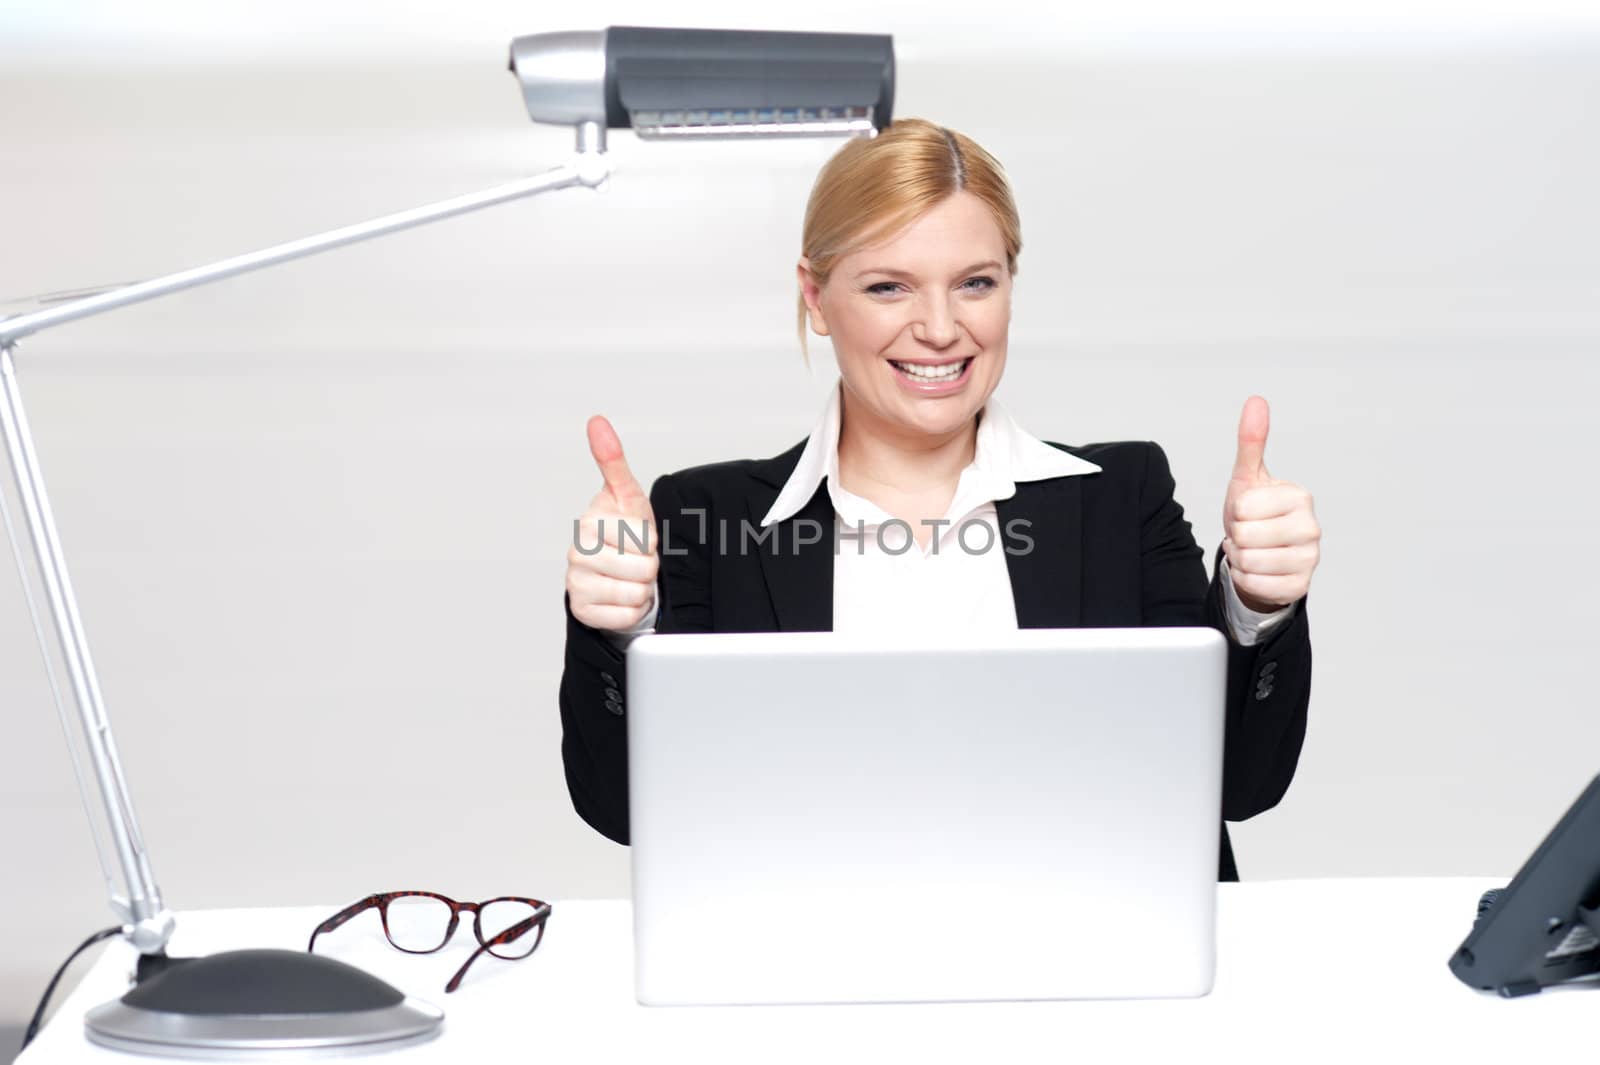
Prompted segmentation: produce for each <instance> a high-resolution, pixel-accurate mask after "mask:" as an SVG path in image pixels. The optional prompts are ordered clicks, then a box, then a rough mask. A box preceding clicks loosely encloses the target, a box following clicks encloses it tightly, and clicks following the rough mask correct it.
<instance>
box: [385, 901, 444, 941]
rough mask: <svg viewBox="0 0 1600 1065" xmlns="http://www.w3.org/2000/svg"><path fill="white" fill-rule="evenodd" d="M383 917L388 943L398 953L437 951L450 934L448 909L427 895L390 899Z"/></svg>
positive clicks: (442, 903)
mask: <svg viewBox="0 0 1600 1065" xmlns="http://www.w3.org/2000/svg"><path fill="white" fill-rule="evenodd" d="M386 916H387V919H386V921H385V924H386V925H387V927H388V929H389V942H391V943H393V944H394V945H395V946H397V947H399V948H400V949H401V950H416V951H429V950H438V949H439V948H440V947H442V946H444V941H445V936H446V935H447V934H448V933H449V931H450V907H449V905H448V904H447V903H445V902H443V901H442V900H440V899H435V898H430V897H429V896H427V895H401V896H399V897H398V898H394V899H390V900H389V908H388V913H387V915H386Z"/></svg>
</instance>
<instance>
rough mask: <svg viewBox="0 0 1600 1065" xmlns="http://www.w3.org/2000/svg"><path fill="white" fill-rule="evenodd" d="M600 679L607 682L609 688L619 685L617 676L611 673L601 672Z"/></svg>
mask: <svg viewBox="0 0 1600 1065" xmlns="http://www.w3.org/2000/svg"><path fill="white" fill-rule="evenodd" d="M600 679H601V680H603V681H605V682H606V687H608V688H615V687H616V686H617V678H616V677H613V676H612V675H611V674H610V673H606V672H602V673H601V674H600Z"/></svg>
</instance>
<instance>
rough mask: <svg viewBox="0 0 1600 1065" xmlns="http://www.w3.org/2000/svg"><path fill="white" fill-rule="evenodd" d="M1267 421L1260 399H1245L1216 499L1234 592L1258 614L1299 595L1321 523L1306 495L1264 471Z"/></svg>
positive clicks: (1313, 563)
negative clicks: (1224, 490) (1228, 472)
mask: <svg viewBox="0 0 1600 1065" xmlns="http://www.w3.org/2000/svg"><path fill="white" fill-rule="evenodd" d="M1268 422H1269V416H1268V410H1267V401H1266V400H1264V399H1262V398H1261V397H1260V396H1251V397H1250V398H1249V399H1247V400H1245V404H1244V413H1243V414H1242V415H1240V418H1239V451H1238V455H1237V456H1236V457H1235V458H1234V461H1233V476H1232V477H1231V478H1230V479H1229V480H1228V494H1227V496H1226V497H1225V498H1224V500H1223V503H1222V532H1223V538H1222V551H1223V554H1224V555H1225V556H1226V557H1227V559H1228V570H1229V574H1230V576H1231V577H1232V578H1233V587H1234V591H1236V592H1238V593H1239V601H1240V602H1242V603H1243V604H1244V605H1245V606H1247V607H1249V608H1250V609H1251V610H1255V611H1259V612H1261V613H1271V612H1272V611H1274V610H1277V609H1278V608H1279V607H1284V606H1288V605H1289V604H1291V603H1295V602H1298V601H1299V600H1300V599H1301V598H1303V597H1304V596H1305V594H1306V592H1307V590H1309V589H1310V587H1311V573H1312V571H1313V570H1315V569H1316V568H1317V562H1318V561H1319V560H1320V559H1321V557H1322V548H1321V540H1322V526H1321V525H1319V524H1318V523H1317V515H1316V512H1315V511H1314V510H1313V509H1312V500H1311V493H1310V492H1308V491H1306V490H1305V489H1304V488H1302V487H1300V486H1299V485H1297V484H1295V483H1293V482H1292V481H1280V480H1278V479H1276V478H1275V477H1273V476H1272V475H1271V474H1270V473H1268V472H1267V466H1266V461H1265V458H1264V454H1265V452H1266V447H1267V427H1268Z"/></svg>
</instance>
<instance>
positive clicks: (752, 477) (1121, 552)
mask: <svg viewBox="0 0 1600 1065" xmlns="http://www.w3.org/2000/svg"><path fill="white" fill-rule="evenodd" d="M1021 246H1022V239H1021V231H1020V228H1019V225H1018V221H1017V211H1016V207H1015V205H1014V203H1013V201H1012V196H1011V191H1010V189H1009V187H1008V185H1007V182H1006V179H1005V177H1004V174H1003V173H1002V171H1001V169H1000V166H999V164H998V163H997V162H996V161H995V160H994V159H993V158H992V157H991V156H990V155H989V154H988V153H987V152H985V151H984V150H983V149H982V148H980V147H979V146H978V145H977V144H975V143H974V142H973V141H971V140H970V139H968V138H967V137H965V136H962V135H961V134H959V133H954V132H952V131H949V130H946V129H943V128H941V127H939V126H936V125H934V124H932V123H929V122H925V121H922V120H919V119H902V120H900V121H898V122H895V123H894V124H893V125H892V126H890V127H889V128H888V129H887V130H885V131H883V132H882V133H880V134H879V135H878V136H877V137H875V138H873V139H870V140H858V141H852V142H850V143H848V144H846V145H845V146H844V147H843V148H841V149H840V150H839V152H838V153H837V154H835V155H834V157H833V158H832V159H831V160H830V161H829V162H828V163H827V165H825V166H824V167H823V169H822V172H821V174H820V175H819V176H818V178H817V181H816V184H815V186H814V187H813V189H812V192H811V198H810V201H809V203H808V205H807V209H806V215H805V223H804V232H803V235H802V255H801V257H800V260H799V263H798V264H797V276H798V280H799V287H800V302H799V314H800V340H801V346H802V349H803V348H804V345H805V328H806V325H807V324H808V323H809V325H810V327H811V328H812V329H813V330H815V331H816V332H817V333H818V334H819V335H822V336H828V337H831V338H832V341H833V346H834V351H835V353H836V356H837V358H838V362H839V373H840V381H839V384H838V386H837V387H836V388H835V389H834V391H833V392H832V393H831V395H830V396H829V400H828V403H827V405H826V406H825V408H824V410H823V412H822V415H821V416H820V417H819V419H818V421H817V424H816V426H815V428H814V429H813V431H812V433H811V435H810V436H808V437H807V438H806V439H805V440H804V441H801V442H800V443H798V444H796V445H795V446H794V447H791V448H790V449H789V450H787V451H785V452H784V453H783V454H781V455H778V456H775V457H773V458H769V459H760V460H752V459H743V460H737V461H732V462H722V463H713V464H711V465H706V466H697V467H695V468H693V469H688V470H682V471H680V472H678V473H673V474H668V475H665V476H663V477H660V478H658V479H657V480H656V482H655V484H654V486H653V487H652V489H651V491H650V494H649V496H648V497H647V496H646V495H645V493H644V490H643V489H642V488H641V487H640V485H639V483H638V482H637V481H636V480H635V479H634V477H633V475H632V473H631V472H630V471H629V469H628V465H627V462H626V460H625V459H624V458H623V454H622V446H621V444H620V442H619V441H618V439H617V436H616V433H615V432H614V431H613V430H612V428H611V426H610V424H609V423H608V422H607V421H606V420H605V419H604V418H602V417H599V416H596V417H595V418H592V419H591V420H590V422H589V426H588V431H589V444H590V449H591V451H592V453H593V455H594V458H595V461H596V463H597V464H598V465H599V467H600V472H601V475H602V476H603V478H604V486H603V487H602V489H601V491H600V493H599V495H597V496H595V498H594V500H593V501H592V502H591V503H590V504H589V508H588V510H587V511H586V512H585V514H584V515H583V517H582V518H581V519H580V521H579V523H578V526H577V529H576V532H577V536H576V538H575V543H574V545H573V547H572V548H571V549H569V551H568V568H567V596H566V601H567V615H568V623H567V644H566V662H565V668H564V671H563V674H562V681H561V720H562V726H563V740H562V758H563V761H564V763H565V766H566V775H567V785H568V788H569V790H570V792H571V795H572V801H573V804H574V806H575V807H576V808H577V811H578V813H579V815H580V816H582V817H583V819H584V820H585V821H587V822H588V823H589V824H590V825H592V826H593V827H594V828H595V829H597V830H598V831H600V832H601V833H603V834H604V835H606V836H608V837H609V838H611V839H614V840H616V841H617V842H619V843H626V842H627V841H628V780H627V729H626V722H625V719H624V717H623V715H624V713H625V703H626V696H625V692H626V676H627V670H626V657H625V654H624V650H625V648H626V645H627V642H628V640H629V639H631V638H632V636H633V635H636V634H638V633H640V632H645V631H651V630H652V629H653V630H654V631H659V632H767V631H808V630H809V631H826V630H836V631H849V630H862V629H872V628H875V627H883V626H894V627H897V628H902V629H904V628H909V627H914V626H923V627H927V628H930V629H935V630H939V631H950V630H952V629H955V630H959V629H961V628H963V627H966V628H969V630H970V629H972V628H977V629H1002V630H1003V629H1014V628H1070V627H1114V626H1115V627H1126V626H1139V625H1209V626H1211V627H1213V628H1216V629H1218V630H1220V631H1221V632H1222V633H1223V634H1224V635H1226V636H1227V637H1228V639H1229V657H1228V685H1227V736H1226V749H1225V755H1224V769H1223V804H1222V811H1221V813H1222V816H1223V818H1224V819H1226V820H1233V821H1238V820H1243V819H1244V818H1247V817H1251V816H1253V815H1255V814H1257V813H1260V812H1261V811H1262V810H1265V809H1268V808H1269V807H1271V806H1273V805H1275V804H1276V803H1277V802H1278V800H1279V799H1280V798H1282V796H1283V794H1284V791H1285V790H1286V789H1287V788H1288V786H1289V781H1290V779H1291V778H1292V777H1293V775H1294V769H1295V764H1296V762H1297V761H1298V759H1299V754H1300V746H1301V742H1302V740H1303V738H1304V735H1305V722H1306V706H1307V702H1308V700H1309V697H1310V687H1311V643H1310V637H1309V630H1308V625H1307V619H1306V609H1305V596H1306V592H1307V589H1308V588H1309V586H1310V580H1311V574H1312V571H1313V570H1314V569H1315V568H1316V565H1317V561H1318V559H1319V540H1320V538H1321V529H1320V527H1319V525H1318V523H1317V520H1316V516H1315V513H1314V511H1313V509H1312V500H1311V496H1310V494H1309V493H1307V492H1306V491H1305V489H1303V488H1301V487H1299V486H1298V485H1294V484H1291V483H1288V482H1285V481H1278V480H1275V479H1273V478H1272V477H1271V476H1270V475H1269V474H1268V473H1267V470H1266V467H1265V466H1264V465H1263V459H1262V455H1263V450H1264V448H1265V444H1266V436H1267V408H1266V402H1265V401H1264V400H1262V399H1260V398H1259V397H1251V398H1250V399H1249V400H1248V401H1247V402H1246V404H1245V408H1244V413H1243V416H1242V418H1241V420H1240V423H1239V440H1238V452H1237V457H1236V460H1235V464H1234V470H1233V475H1232V478H1231V480H1230V481H1229V484H1228V486H1227V491H1226V494H1225V496H1224V502H1223V520H1224V532H1225V535H1224V539H1223V542H1222V545H1221V546H1220V548H1219V550H1218V553H1217V556H1216V560H1215V566H1214V570H1215V573H1214V576H1213V577H1212V579H1211V580H1210V582H1209V584H1208V582H1207V578H1206V572H1205V566H1204V563H1203V560H1202V553H1201V551H1200V548H1199V547H1198V546H1196V544H1195V541H1194V537H1193V535H1192V534H1191V532H1190V525H1189V523H1188V521H1186V520H1185V519H1184V517H1183V509H1182V507H1180V506H1179V505H1178V503H1177V502H1176V501H1175V500H1174V499H1173V489H1174V483H1173V479H1172V475H1171V473H1170V471H1169V468H1168V464H1167V459H1166V455H1165V454H1164V453H1163V452H1162V450H1161V448H1160V447H1159V446H1158V445H1156V444H1154V443H1150V442H1122V443H1106V444H1088V445H1082V446H1069V445H1064V444H1055V443H1046V442H1044V441H1040V440H1038V439H1037V438H1035V437H1033V436H1031V435H1029V434H1028V433H1027V432H1026V431H1025V430H1023V429H1022V428H1021V426H1019V425H1017V423H1016V422H1015V421H1014V420H1012V418H1011V417H1010V415H1009V414H1007V413H1006V411H1005V410H1004V408H1003V407H1001V406H1000V404H999V402H998V401H996V400H994V399H993V398H992V397H991V394H992V393H993V391H994V389H995V386H996V385H998V384H999V382H1000V377H1001V373H1002V371H1003V370H1004V368H1005V360H1006V340H1007V331H1008V328H1009V325H1010V319H1011V285H1012V279H1013V278H1014V277H1015V275H1016V270H1017V256H1018V253H1019V252H1020V250H1021ZM657 533H658V534H659V538H660V540H659V546H660V550H659V551H658V550H657V547H658V541H657V535H656V534H657ZM1219 875H1220V878H1221V879H1224V880H1236V879H1238V872H1237V869H1236V867H1235V865H1234V860H1233V855H1232V852H1231V848H1230V846H1229V843H1228V836H1227V831H1226V827H1225V826H1224V830H1223V834H1222V853H1221V855H1220V856H1219Z"/></svg>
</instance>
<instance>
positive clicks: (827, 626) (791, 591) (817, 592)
mask: <svg viewBox="0 0 1600 1065" xmlns="http://www.w3.org/2000/svg"><path fill="white" fill-rule="evenodd" d="M803 444H804V441H802V442H801V445H797V446H796V447H795V448H792V449H791V450H789V451H788V452H785V453H784V454H783V455H780V456H778V457H777V458H776V459H771V460H768V461H767V462H766V463H763V464H762V466H761V468H759V469H758V470H757V471H755V475H756V478H757V479H758V480H759V481H761V482H762V485H764V486H765V487H762V486H760V485H758V486H757V488H756V490H755V491H754V492H752V493H751V494H750V495H749V496H747V497H746V499H745V503H746V508H747V509H746V517H747V518H748V520H749V523H750V528H751V529H752V530H759V528H760V522H761V519H762V518H763V517H765V516H766V513H767V511H768V510H770V509H771V508H772V504H773V502H774V501H775V500H776V499H777V498H778V490H779V488H781V487H782V485H783V483H784V482H785V481H786V480H788V477H789V473H790V472H791V471H792V470H793V469H794V465H795V462H796V461H797V460H798V459H799V455H800V446H803ZM770 531H771V532H772V534H773V535H772V536H770V537H769V538H768V539H767V540H766V541H764V542H763V543H761V544H760V545H757V544H755V543H753V542H752V543H751V544H750V547H749V550H752V551H754V552H756V554H757V555H758V556H759V557H760V559H761V575H762V577H763V578H765V580H766V582H767V593H768V595H769V596H770V597H771V599H772V613H773V616H774V618H775V620H776V622H777V631H779V632H832V631H833V557H834V537H835V534H836V530H835V529H834V520H833V500H832V498H831V497H830V496H829V495H828V486H827V484H826V483H823V484H820V485H818V486H817V490H816V492H815V493H814V494H813V495H812V496H811V501H810V502H809V503H807V504H806V505H805V506H804V507H802V508H801V509H800V510H799V511H798V512H797V513H796V514H795V515H794V516H793V517H790V518H787V519H785V520H784V521H780V522H778V523H777V524H776V525H775V526H773V528H772V530H770ZM818 533H820V534H821V535H820V536H818ZM812 537H816V539H815V542H812V543H803V542H802V539H804V538H812Z"/></svg>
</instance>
